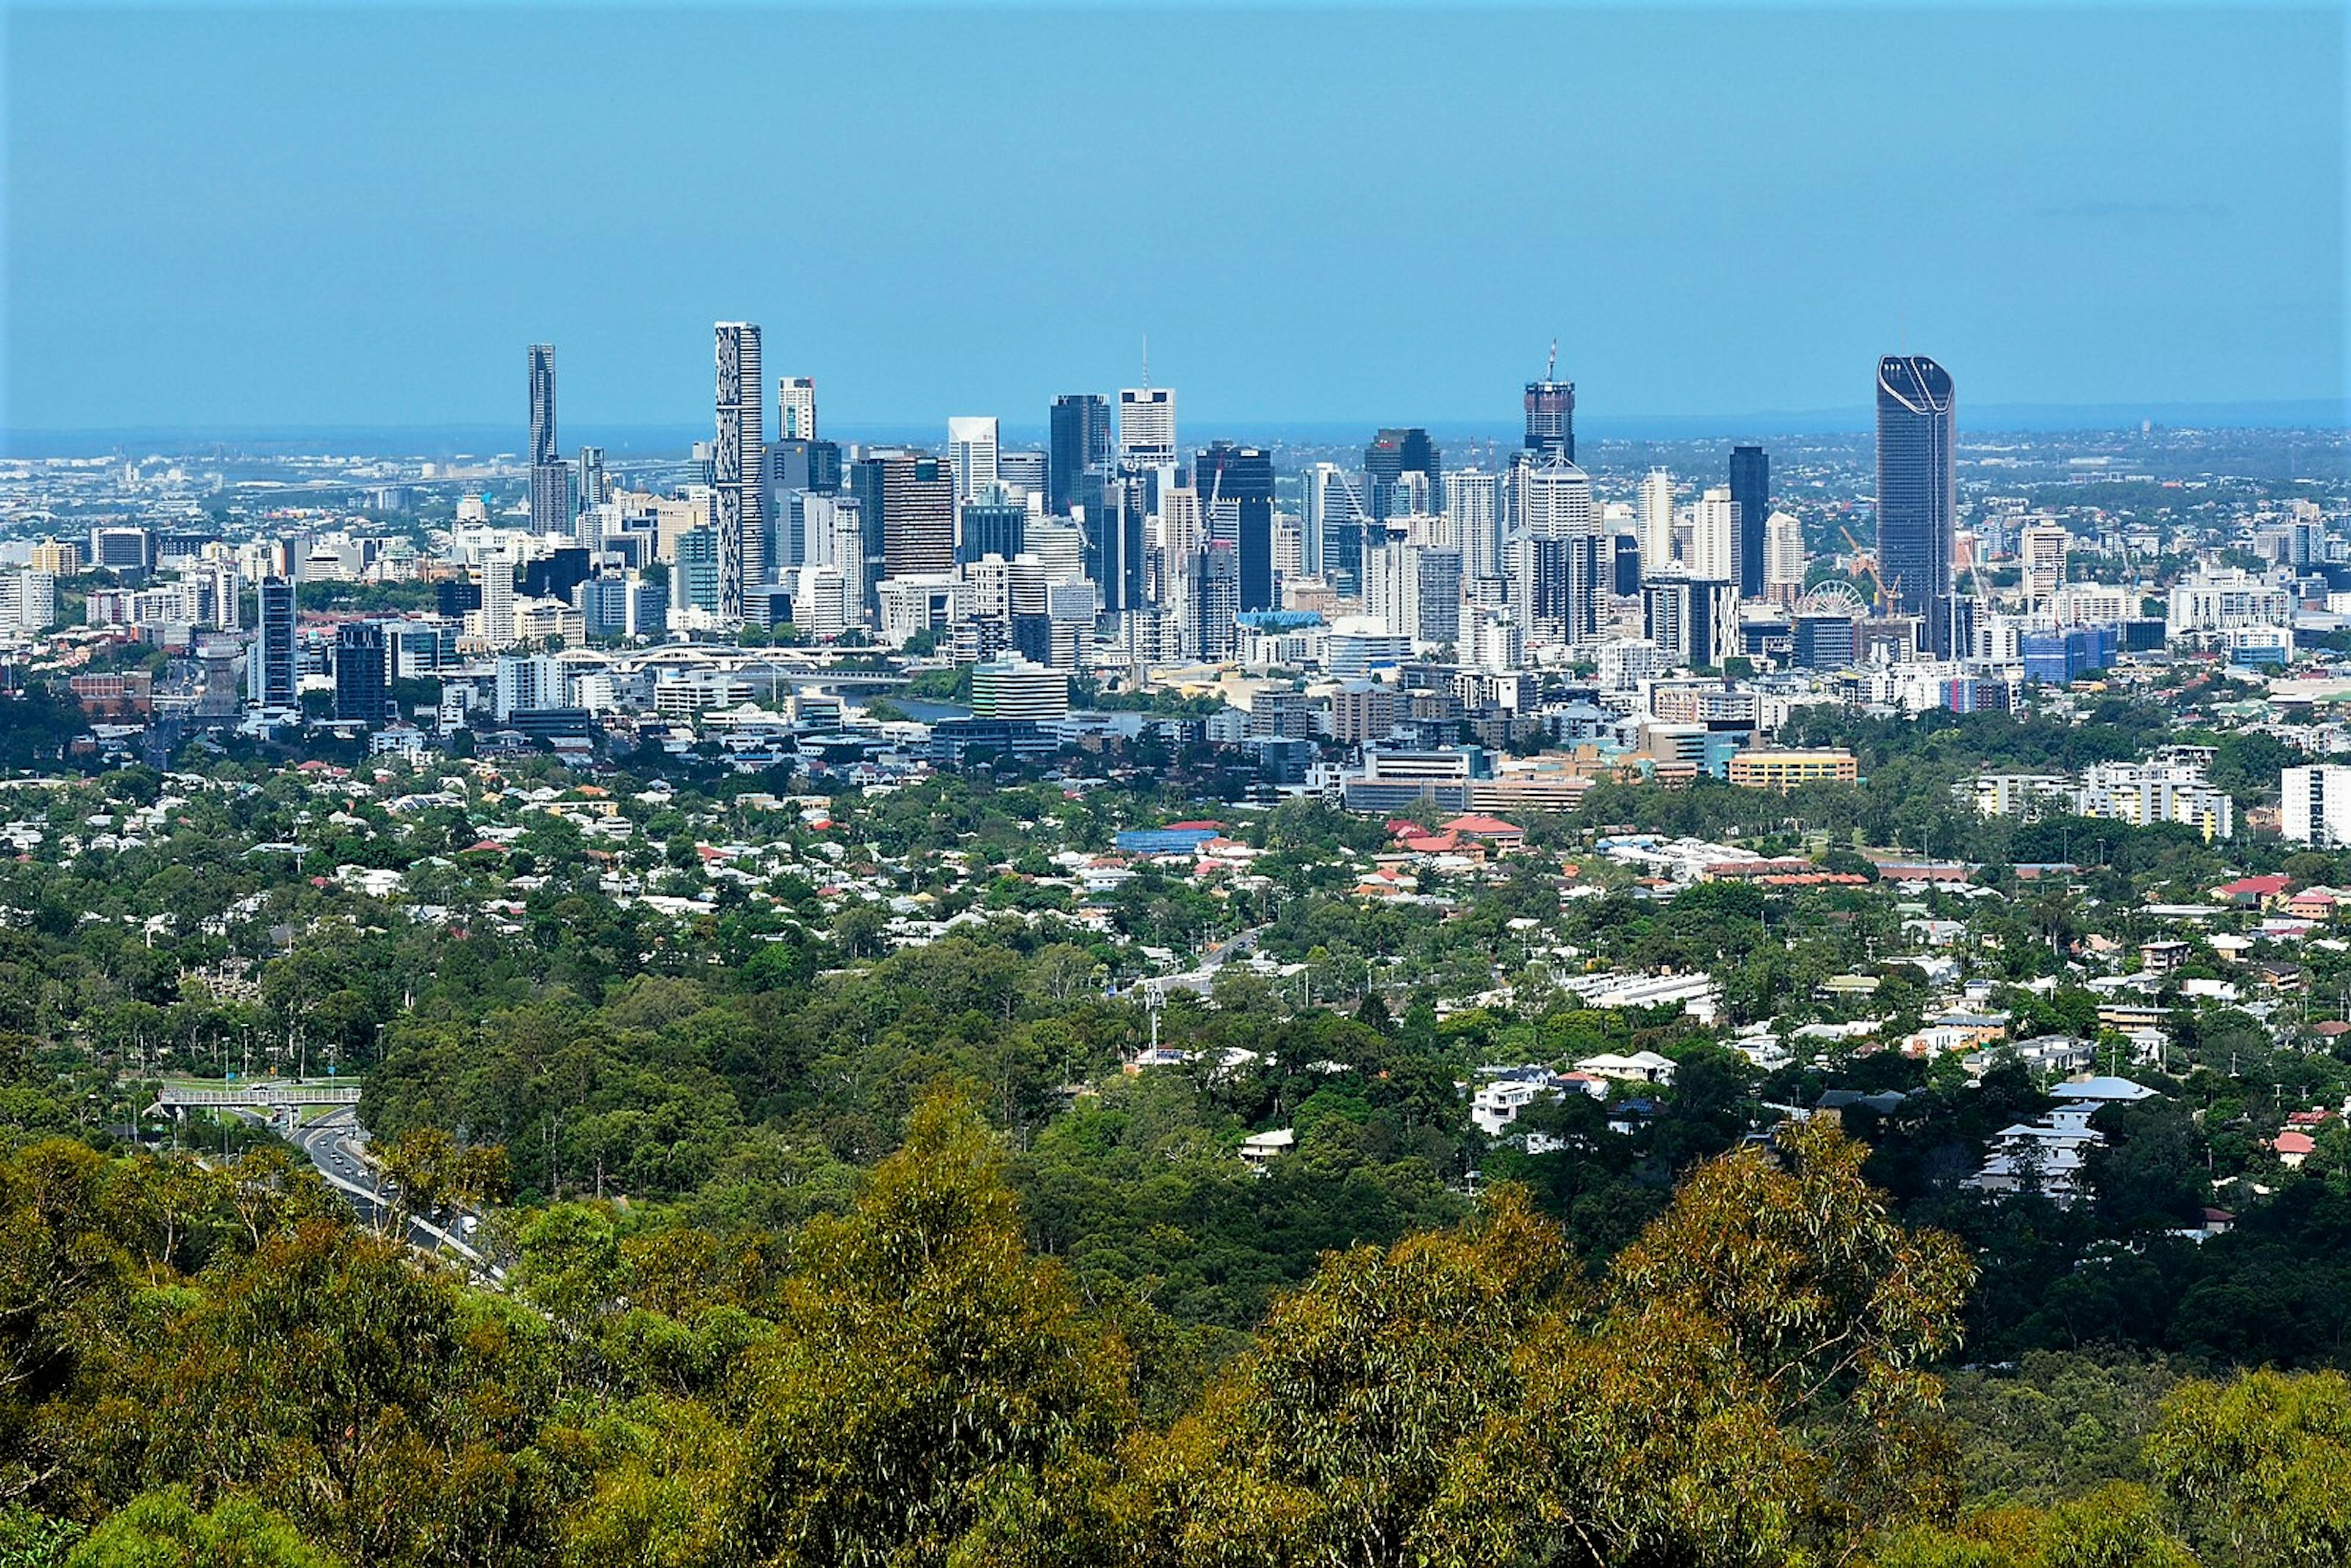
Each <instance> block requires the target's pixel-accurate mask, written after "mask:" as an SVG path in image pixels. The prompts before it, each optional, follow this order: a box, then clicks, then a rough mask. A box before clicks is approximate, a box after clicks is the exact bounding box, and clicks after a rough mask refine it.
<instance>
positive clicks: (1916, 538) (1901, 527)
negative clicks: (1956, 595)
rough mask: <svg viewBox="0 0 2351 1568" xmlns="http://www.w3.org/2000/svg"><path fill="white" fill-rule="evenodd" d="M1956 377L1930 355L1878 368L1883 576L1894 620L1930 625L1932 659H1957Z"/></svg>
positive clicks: (1896, 358) (1927, 637)
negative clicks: (1903, 618)
mask: <svg viewBox="0 0 2351 1568" xmlns="http://www.w3.org/2000/svg"><path fill="white" fill-rule="evenodd" d="M1952 408H1953V398H1952V393H1951V373H1950V372H1949V371H1946V370H1945V369H1943V367H1942V366H1940V365H1938V364H1937V363H1936V362H1935V361H1932V360H1930V359H1928V358H1927V356H1926V355H1924V354H1888V355H1887V356H1886V358H1884V359H1882V360H1880V361H1877V570H1878V573H1879V575H1880V576H1881V577H1883V578H1884V579H1885V581H1886V591H1888V592H1889V593H1890V594H1891V595H1892V596H1893V600H1894V611H1895V613H1896V614H1900V615H1916V616H1918V617H1920V618H1921V620H1922V622H1923V623H1924V634H1923V637H1922V639H1921V640H1922V641H1923V642H1924V643H1925V644H1926V646H1927V649H1928V652H1930V653H1934V654H1935V655H1937V656H1938V657H1949V655H1950V653H1951V651H1952V642H1953V639H1952V619H1953V610H1952V605H1951V535H1952V528H1953V514H1954V504H1955V501H1956V497H1957V495H1958V482H1957V476H1956V471H1955V469H1954V467H1953V454H1952V434H1953V430H1954V422H1953V419H1952Z"/></svg>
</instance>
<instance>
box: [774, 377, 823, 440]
mask: <svg viewBox="0 0 2351 1568" xmlns="http://www.w3.org/2000/svg"><path fill="white" fill-rule="evenodd" d="M776 433H777V434H778V436H779V437H781V438H782V439H783V440H786V441H814V440H815V439H816V378H815V377H814V376H786V377H785V378H784V379H783V380H781V381H779V382H777V383H776Z"/></svg>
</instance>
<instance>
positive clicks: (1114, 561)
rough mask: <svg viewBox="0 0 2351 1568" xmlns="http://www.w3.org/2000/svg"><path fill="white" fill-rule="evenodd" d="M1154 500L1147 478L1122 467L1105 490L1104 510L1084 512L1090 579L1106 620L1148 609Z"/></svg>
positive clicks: (1103, 493) (1094, 508)
mask: <svg viewBox="0 0 2351 1568" xmlns="http://www.w3.org/2000/svg"><path fill="white" fill-rule="evenodd" d="M1151 499H1152V484H1151V480H1150V477H1149V476H1147V475H1146V474H1144V472H1143V471H1142V470H1141V469H1139V468H1136V467H1134V466H1133V465H1129V464H1121V465H1119V470H1118V473H1117V474H1116V475H1115V476H1113V477H1112V478H1111V479H1110V480H1109V481H1108V483H1106V484H1105V485H1104V486H1102V502H1101V504H1100V505H1099V506H1090V507H1088V508H1087V510H1086V575H1087V576H1088V577H1091V578H1092V579H1093V580H1094V585H1095V586H1096V587H1097V588H1099V589H1100V590H1101V591H1102V611H1103V612H1104V613H1106V614H1113V615H1114V614H1118V613H1120V612H1123V611H1128V610H1141V609H1143V608H1144V564H1145V562H1144V545H1145V541H1146V539H1147V538H1148V531H1149V530H1148V522H1149V518H1150V515H1151Z"/></svg>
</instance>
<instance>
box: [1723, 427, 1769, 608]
mask: <svg viewBox="0 0 2351 1568" xmlns="http://www.w3.org/2000/svg"><path fill="white" fill-rule="evenodd" d="M1730 498H1731V500H1732V501H1733V502H1734V503H1736V504H1737V506H1738V507H1739V531H1738V534H1737V535H1736V536H1735V537H1734V538H1733V539H1732V541H1731V555H1732V565H1733V568H1734V573H1735V575H1736V576H1737V578H1738V580H1739V596H1740V598H1741V599H1761V598H1762V597H1763V522H1764V519H1765V518H1767V517H1770V516H1771V457H1770V455H1768V454H1766V453H1765V452H1764V450H1763V449H1762V448H1761V447H1760V446H1734V447H1732V448H1731V449H1730Z"/></svg>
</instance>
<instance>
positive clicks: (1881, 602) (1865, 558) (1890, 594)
mask: <svg viewBox="0 0 2351 1568" xmlns="http://www.w3.org/2000/svg"><path fill="white" fill-rule="evenodd" d="M1837 532H1838V533H1840V534H1843V535H1844V542H1845V544H1846V546H1847V547H1848V548H1849V549H1852V551H1853V569H1854V570H1855V571H1857V572H1860V573H1861V574H1862V575H1863V576H1865V577H1866V578H1868V579H1869V580H1870V584H1871V586H1872V587H1874V588H1876V590H1877V598H1876V605H1875V608H1876V612H1877V613H1878V614H1880V615H1885V614H1887V613H1889V612H1891V611H1892V610H1893V608H1894V606H1895V605H1896V604H1897V603H1899V602H1900V601H1899V600H1897V599H1896V597H1895V596H1896V594H1899V593H1900V592H1901V591H1902V580H1901V579H1900V578H1898V577H1897V578H1896V579H1895V580H1893V581H1892V582H1890V583H1889V582H1887V581H1886V579H1885V577H1884V576H1883V575H1882V574H1881V573H1880V572H1879V571H1878V570H1877V557H1876V555H1874V554H1872V553H1871V552H1870V551H1868V550H1865V549H1862V548H1861V541H1860V540H1859V539H1857V538H1854V537H1853V530H1852V529H1851V528H1846V527H1844V525H1842V524H1840V525H1838V528H1837Z"/></svg>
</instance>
